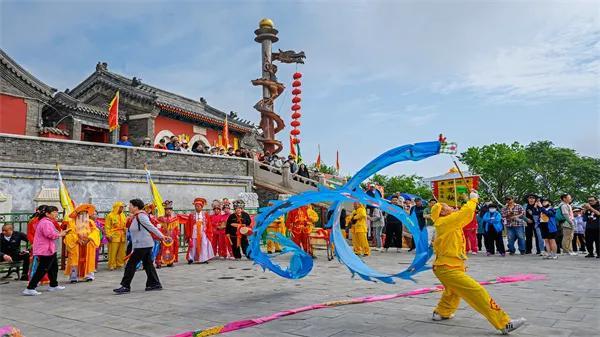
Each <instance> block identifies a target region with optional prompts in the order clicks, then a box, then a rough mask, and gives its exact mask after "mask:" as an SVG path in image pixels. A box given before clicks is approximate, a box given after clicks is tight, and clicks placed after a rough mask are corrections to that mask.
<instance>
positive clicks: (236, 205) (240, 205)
mask: <svg viewBox="0 0 600 337" xmlns="http://www.w3.org/2000/svg"><path fill="white" fill-rule="evenodd" d="M244 207H246V203H245V202H244V200H236V201H234V202H233V209H236V208H242V209H243V208H244Z"/></svg>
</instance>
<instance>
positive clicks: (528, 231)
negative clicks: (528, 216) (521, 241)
mask: <svg viewBox="0 0 600 337" xmlns="http://www.w3.org/2000/svg"><path fill="white" fill-rule="evenodd" d="M533 239H535V240H536V242H535V243H536V245H535V246H534V245H533ZM537 243H538V242H537V237H536V235H535V224H532V223H528V224H527V226H525V254H531V249H532V248H533V247H535V253H536V254H539V253H541V252H538V251H537Z"/></svg>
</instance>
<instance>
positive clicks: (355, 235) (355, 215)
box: [350, 202, 371, 256]
mask: <svg viewBox="0 0 600 337" xmlns="http://www.w3.org/2000/svg"><path fill="white" fill-rule="evenodd" d="M350 224H351V225H352V229H351V230H352V248H353V249H354V253H355V254H357V255H363V256H369V255H371V247H369V240H367V210H366V209H365V206H364V205H363V204H361V203H359V202H355V203H354V211H353V212H352V216H351V220H350Z"/></svg>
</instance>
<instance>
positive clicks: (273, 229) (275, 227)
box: [267, 203, 286, 254]
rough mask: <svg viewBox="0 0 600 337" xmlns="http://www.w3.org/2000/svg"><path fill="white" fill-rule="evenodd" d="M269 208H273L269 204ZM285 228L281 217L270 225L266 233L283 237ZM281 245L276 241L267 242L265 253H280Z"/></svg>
mask: <svg viewBox="0 0 600 337" xmlns="http://www.w3.org/2000/svg"><path fill="white" fill-rule="evenodd" d="M269 206H273V203H269ZM285 232H286V228H285V220H284V217H283V215H282V216H280V217H279V218H277V219H275V221H273V223H272V224H270V225H269V227H268V228H267V233H273V234H275V233H279V234H281V235H283V236H285ZM280 252H281V245H280V244H279V243H278V242H277V241H273V240H267V253H269V254H272V253H280Z"/></svg>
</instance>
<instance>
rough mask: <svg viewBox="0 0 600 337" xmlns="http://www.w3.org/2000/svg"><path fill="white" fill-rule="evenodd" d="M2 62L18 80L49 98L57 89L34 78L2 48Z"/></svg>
mask: <svg viewBox="0 0 600 337" xmlns="http://www.w3.org/2000/svg"><path fill="white" fill-rule="evenodd" d="M0 62H2V64H4V65H5V66H6V67H7V68H8V69H9V70H10V71H11V72H12V73H13V74H15V75H16V76H17V77H18V78H20V79H21V80H23V81H25V83H27V84H28V85H30V86H31V87H33V88H34V89H36V90H37V91H39V92H40V93H42V94H43V95H45V96H47V97H52V95H53V94H54V92H56V89H54V88H52V87H51V86H49V85H47V84H46V83H44V82H42V81H40V80H39V79H38V78H36V77H35V76H33V75H32V74H31V73H30V72H28V71H27V70H25V69H24V68H23V67H21V66H20V65H19V64H18V63H17V62H15V60H13V59H12V58H11V57H10V56H8V54H6V52H4V50H2V49H1V48H0Z"/></svg>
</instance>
